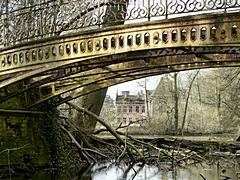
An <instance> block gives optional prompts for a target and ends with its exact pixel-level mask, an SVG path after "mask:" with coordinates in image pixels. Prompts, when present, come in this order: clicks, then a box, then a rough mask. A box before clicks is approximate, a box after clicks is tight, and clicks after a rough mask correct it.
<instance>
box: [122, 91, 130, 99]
mask: <svg viewBox="0 0 240 180" xmlns="http://www.w3.org/2000/svg"><path fill="white" fill-rule="evenodd" d="M129 94H130V92H129V91H122V95H123V97H124V98H127V97H128V95H129Z"/></svg>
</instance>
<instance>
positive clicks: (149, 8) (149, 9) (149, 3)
mask: <svg viewBox="0 0 240 180" xmlns="http://www.w3.org/2000/svg"><path fill="white" fill-rule="evenodd" d="M150 1H151V0H148V21H150V17H151V14H150V13H151V2H150Z"/></svg>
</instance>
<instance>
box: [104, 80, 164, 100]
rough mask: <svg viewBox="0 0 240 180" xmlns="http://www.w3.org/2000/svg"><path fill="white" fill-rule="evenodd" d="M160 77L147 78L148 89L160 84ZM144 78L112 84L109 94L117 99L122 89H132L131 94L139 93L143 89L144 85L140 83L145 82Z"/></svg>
mask: <svg viewBox="0 0 240 180" xmlns="http://www.w3.org/2000/svg"><path fill="white" fill-rule="evenodd" d="M160 77H161V75H158V76H151V77H148V78H146V81H147V90H154V89H155V88H156V87H157V85H158V82H159V80H160ZM144 79H145V78H142V79H138V80H133V81H129V82H126V83H121V84H117V85H115V86H111V87H109V88H108V91H107V95H110V96H111V97H112V98H113V99H114V100H115V98H116V94H117V92H118V94H121V93H120V92H121V91H130V94H137V93H138V92H140V91H141V90H143V87H141V86H140V85H139V83H140V84H144Z"/></svg>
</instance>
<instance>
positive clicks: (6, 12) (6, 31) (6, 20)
mask: <svg viewBox="0 0 240 180" xmlns="http://www.w3.org/2000/svg"><path fill="white" fill-rule="evenodd" d="M8 5H9V0H6V2H5V19H4V46H8V44H9V33H8V28H9V6H8Z"/></svg>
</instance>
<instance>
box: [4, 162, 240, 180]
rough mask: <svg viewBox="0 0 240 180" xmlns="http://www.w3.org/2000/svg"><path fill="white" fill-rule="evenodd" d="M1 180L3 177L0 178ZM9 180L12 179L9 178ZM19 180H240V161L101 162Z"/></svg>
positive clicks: (27, 176) (44, 172)
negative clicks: (85, 168)
mask: <svg viewBox="0 0 240 180" xmlns="http://www.w3.org/2000/svg"><path fill="white" fill-rule="evenodd" d="M0 179H1V178H0ZM7 179H9V178H7ZM12 179H16V180H22V179H24V180H240V161H239V160H238V159H234V158H233V159H228V160H226V159H220V160H217V161H216V160H214V161H212V160H211V162H210V161H209V162H204V163H201V164H195V165H182V166H176V167H174V166H172V163H164V164H163V163H161V164H158V165H157V166H156V165H144V166H140V164H135V165H133V166H128V165H126V164H121V165H118V166H116V165H115V164H113V163H110V162H107V163H97V164H95V165H93V166H91V167H89V168H88V169H87V170H85V171H84V172H82V171H81V172H76V171H74V172H69V173H65V174H62V175H56V174H51V173H49V172H48V171H41V172H38V173H36V174H34V175H33V176H32V175H30V176H29V175H24V177H20V178H15V177H13V178H12Z"/></svg>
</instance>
